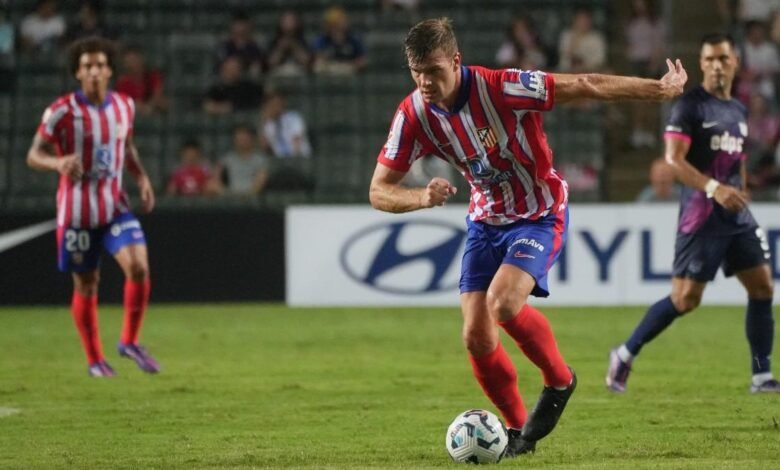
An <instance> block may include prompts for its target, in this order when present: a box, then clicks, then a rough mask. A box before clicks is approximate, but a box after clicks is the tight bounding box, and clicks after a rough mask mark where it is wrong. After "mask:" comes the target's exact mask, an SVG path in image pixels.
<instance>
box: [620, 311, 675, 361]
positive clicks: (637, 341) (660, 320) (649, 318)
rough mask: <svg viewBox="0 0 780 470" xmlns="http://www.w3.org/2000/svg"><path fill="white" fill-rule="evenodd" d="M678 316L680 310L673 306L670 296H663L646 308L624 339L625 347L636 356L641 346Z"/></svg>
mask: <svg viewBox="0 0 780 470" xmlns="http://www.w3.org/2000/svg"><path fill="white" fill-rule="evenodd" d="M679 316H680V312H678V311H677V309H676V308H674V304H673V303H672V298H671V297H664V298H663V299H661V300H659V301H658V302H656V303H654V304H653V305H652V306H651V307H650V308H649V309H647V313H646V314H645V316H644V318H642V321H640V322H639V325H637V327H636V329H635V330H634V332H633V333H632V334H631V337H630V338H628V341H626V348H627V349H628V350H629V352H630V353H631V354H633V355H635V356H636V355H637V354H639V351H640V350H641V349H642V346H644V345H645V344H647V343H649V342H650V341H652V340H653V338H655V337H656V336H658V335H659V333H661V332H662V331H664V330H665V329H666V327H667V326H669V325H671V324H672V322H673V321H674V319H675V318H677V317H679Z"/></svg>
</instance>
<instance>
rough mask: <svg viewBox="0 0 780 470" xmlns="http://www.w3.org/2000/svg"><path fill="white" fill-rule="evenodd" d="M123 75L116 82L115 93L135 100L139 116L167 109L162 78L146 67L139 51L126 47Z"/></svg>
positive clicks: (158, 73) (156, 72)
mask: <svg viewBox="0 0 780 470" xmlns="http://www.w3.org/2000/svg"><path fill="white" fill-rule="evenodd" d="M123 65H124V73H123V74H122V75H121V76H120V77H119V78H118V79H117V81H116V91H119V92H121V93H125V94H126V95H128V96H130V97H131V98H133V99H134V100H135V107H136V109H137V110H138V111H139V112H140V113H141V114H151V113H155V112H164V111H166V110H167V109H168V98H166V97H165V92H164V89H163V76H162V74H161V73H160V72H159V71H157V70H150V69H148V68H147V67H146V59H145V58H144V54H143V52H142V51H141V49H139V48H137V47H128V48H126V49H125V52H124V57H123Z"/></svg>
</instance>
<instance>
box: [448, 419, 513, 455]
mask: <svg viewBox="0 0 780 470" xmlns="http://www.w3.org/2000/svg"><path fill="white" fill-rule="evenodd" d="M508 440H509V438H508V437H507V435H506V428H505V427H504V423H502V422H501V420H500V419H498V417H497V416H496V415H494V414H493V413H491V412H489V411H485V410H468V411H464V412H463V413H461V414H459V415H458V416H456V417H455V419H454V420H453V421H452V424H450V427H449V428H448V429H447V436H446V437H445V441H444V442H445V445H446V446H447V452H448V453H449V454H450V457H452V460H454V461H456V462H464V463H498V462H500V461H501V458H502V457H503V456H504V452H505V451H506V444H507V442H508Z"/></svg>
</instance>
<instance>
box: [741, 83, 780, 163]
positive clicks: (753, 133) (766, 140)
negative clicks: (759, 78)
mask: <svg viewBox="0 0 780 470" xmlns="http://www.w3.org/2000/svg"><path fill="white" fill-rule="evenodd" d="M748 129H750V132H749V133H748V136H747V138H746V139H745V151H746V152H747V153H748V155H749V156H751V157H756V158H761V157H764V156H766V155H767V154H771V153H774V150H775V145H776V143H777V141H778V139H780V115H777V114H774V113H772V112H771V110H770V109H769V103H768V102H767V100H766V98H765V97H764V96H762V95H760V94H758V93H756V94H754V95H753V96H751V97H750V104H749V107H748Z"/></svg>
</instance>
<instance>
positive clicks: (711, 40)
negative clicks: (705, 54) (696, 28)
mask: <svg viewBox="0 0 780 470" xmlns="http://www.w3.org/2000/svg"><path fill="white" fill-rule="evenodd" d="M722 42H727V43H729V45H730V46H731V48H732V49H734V46H735V43H734V38H733V37H732V36H731V34H729V33H709V34H705V35H704V36H703V37H702V38H701V44H700V45H699V49H701V48H702V47H704V45H705V44H709V45H710V46H716V45H718V44H720V43H722Z"/></svg>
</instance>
